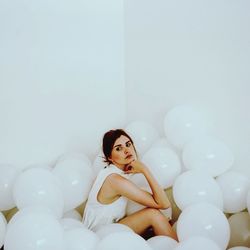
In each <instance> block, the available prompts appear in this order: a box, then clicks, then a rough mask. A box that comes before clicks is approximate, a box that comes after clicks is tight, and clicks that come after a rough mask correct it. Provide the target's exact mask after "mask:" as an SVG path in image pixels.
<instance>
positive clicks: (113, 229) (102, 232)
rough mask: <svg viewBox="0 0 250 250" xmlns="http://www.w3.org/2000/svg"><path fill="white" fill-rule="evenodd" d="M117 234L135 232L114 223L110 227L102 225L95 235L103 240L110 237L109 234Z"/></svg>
mask: <svg viewBox="0 0 250 250" xmlns="http://www.w3.org/2000/svg"><path fill="white" fill-rule="evenodd" d="M117 232H133V230H132V229H131V228H130V227H128V226H126V225H124V224H120V223H112V224H108V225H102V226H100V227H98V228H97V230H95V233H96V234H97V236H98V237H99V238H100V239H103V238H104V237H106V236H108V235H109V234H113V233H117Z"/></svg>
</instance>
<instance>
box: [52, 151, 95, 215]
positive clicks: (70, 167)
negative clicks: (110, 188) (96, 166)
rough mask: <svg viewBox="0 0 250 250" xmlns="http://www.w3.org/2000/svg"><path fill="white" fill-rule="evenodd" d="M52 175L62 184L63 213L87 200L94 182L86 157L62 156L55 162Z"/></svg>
mask: <svg viewBox="0 0 250 250" xmlns="http://www.w3.org/2000/svg"><path fill="white" fill-rule="evenodd" d="M52 173H53V174H54V175H55V176H57V177H58V179H60V181H61V184H62V185H61V188H62V191H63V197H64V212H67V211H69V210H71V209H74V208H76V207H77V206H79V205H80V204H82V203H83V202H85V201H86V200H87V198H88V194H89V191H90V189H91V185H92V183H93V180H94V172H93V170H92V168H91V165H90V161H89V160H88V159H87V157H85V156H84V155H80V156H79V155H76V156H75V155H68V156H64V157H63V158H61V159H60V160H59V161H57V163H56V166H55V167H54V169H53V170H52Z"/></svg>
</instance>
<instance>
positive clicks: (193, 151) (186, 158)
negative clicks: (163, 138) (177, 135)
mask: <svg viewBox="0 0 250 250" xmlns="http://www.w3.org/2000/svg"><path fill="white" fill-rule="evenodd" d="M182 158H183V162H184V165H185V167H186V168H187V169H201V170H203V171H206V172H207V173H209V174H211V175H212V176H214V177H215V176H218V175H220V174H222V173H224V172H226V171H227V170H228V169H230V168H231V167H232V165H233V162H234V156H233V154H232V152H231V150H230V149H229V148H228V147H227V146H226V145H225V143H223V142H222V141H220V140H218V139H216V138H214V137H212V136H201V137H199V138H195V139H194V140H192V141H190V142H189V143H188V144H187V145H185V147H184V150H183V154H182Z"/></svg>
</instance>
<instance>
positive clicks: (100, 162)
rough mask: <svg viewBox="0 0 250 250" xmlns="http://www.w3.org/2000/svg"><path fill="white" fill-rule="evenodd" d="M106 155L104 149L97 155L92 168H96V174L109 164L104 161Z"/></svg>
mask: <svg viewBox="0 0 250 250" xmlns="http://www.w3.org/2000/svg"><path fill="white" fill-rule="evenodd" d="M104 158H105V157H104V155H103V153H102V151H99V153H98V155H97V156H96V157H95V159H94V162H93V165H92V168H93V170H94V173H95V175H97V174H98V173H99V171H100V170H102V169H103V168H105V167H106V166H107V163H105V162H104Z"/></svg>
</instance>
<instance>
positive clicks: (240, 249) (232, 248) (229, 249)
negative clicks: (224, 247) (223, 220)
mask: <svg viewBox="0 0 250 250" xmlns="http://www.w3.org/2000/svg"><path fill="white" fill-rule="evenodd" d="M228 250H250V248H249V247H241V246H239V247H231V248H228Z"/></svg>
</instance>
